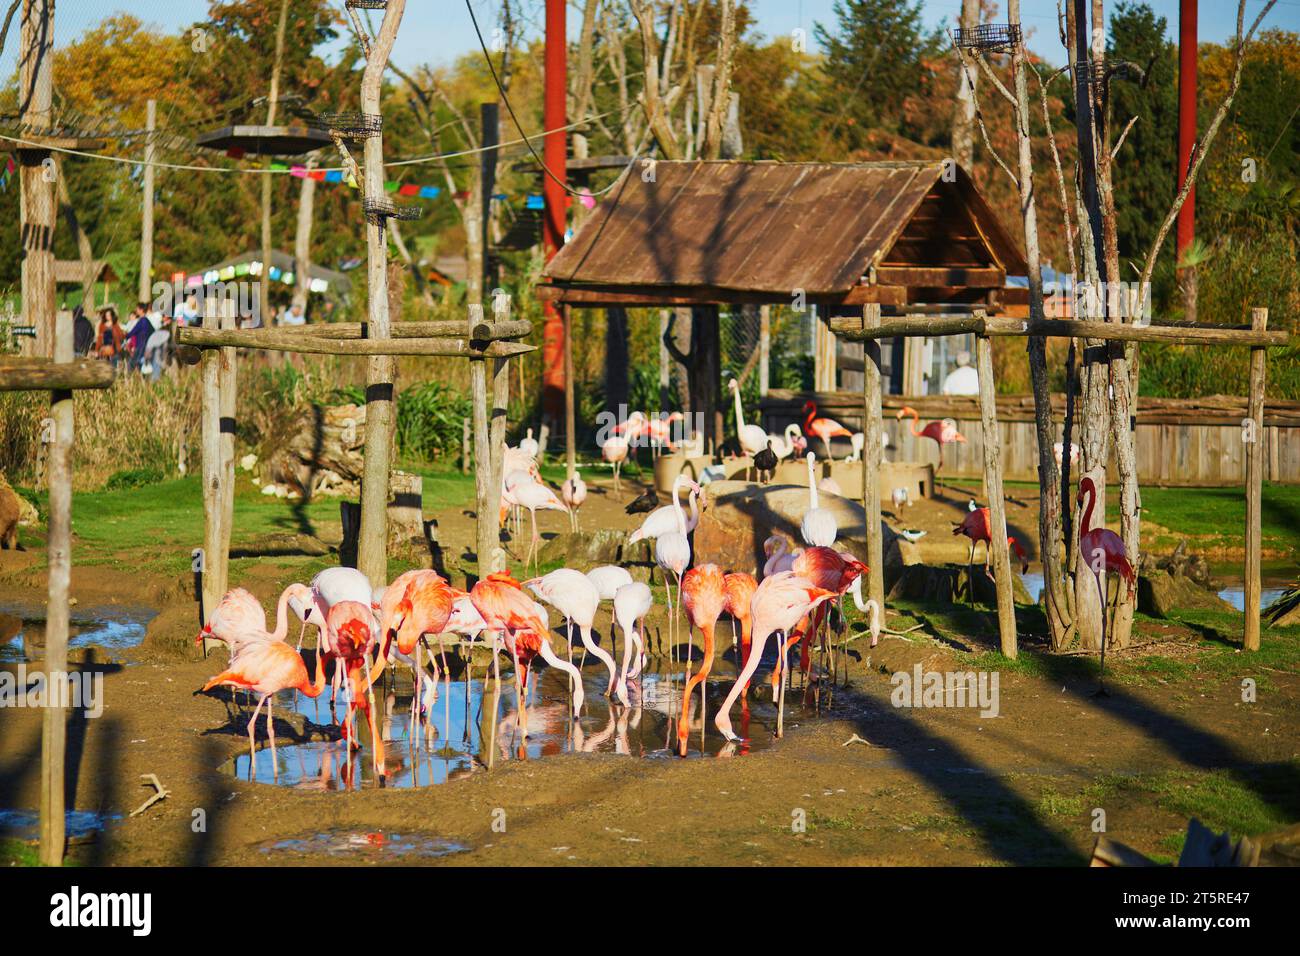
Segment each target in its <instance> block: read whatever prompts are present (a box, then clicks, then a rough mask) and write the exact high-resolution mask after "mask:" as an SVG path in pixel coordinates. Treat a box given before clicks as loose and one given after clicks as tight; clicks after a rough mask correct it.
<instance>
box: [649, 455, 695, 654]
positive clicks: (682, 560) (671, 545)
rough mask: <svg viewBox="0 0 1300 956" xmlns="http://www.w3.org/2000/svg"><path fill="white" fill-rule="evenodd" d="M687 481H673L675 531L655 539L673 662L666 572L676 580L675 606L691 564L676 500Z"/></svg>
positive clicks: (680, 478)
mask: <svg viewBox="0 0 1300 956" xmlns="http://www.w3.org/2000/svg"><path fill="white" fill-rule="evenodd" d="M687 480H688V479H687V478H686V476H685V475H682V474H678V476H677V477H676V478H675V479H673V504H672V507H673V510H674V512H675V513H676V518H677V530H676V531H670V532H668V533H667V534H661V535H659V536H658V537H657V538H655V564H657V565H659V567H660V568H662V569H663V571H664V599H665V600H666V601H667V604H668V623H669V625H670V626H669V632H668V633H669V638H668V640H669V649H670V652H671V654H672V656H673V660H676V659H677V645H676V643H675V634H676V620H675V619H674V617H673V599H672V593H671V592H670V591H669V589H668V572H669V571H671V572H672V573H673V576H674V577H676V578H677V604H678V605H680V604H681V594H682V575H683V574H685V573H686V568H687V566H688V565H689V564H690V563H691V542H690V540H689V539H688V538H687V537H686V513H685V512H684V511H682V503H681V501H680V500H678V497H677V489H678V488H680V487H681V485H682V483H683V482H685V481H687Z"/></svg>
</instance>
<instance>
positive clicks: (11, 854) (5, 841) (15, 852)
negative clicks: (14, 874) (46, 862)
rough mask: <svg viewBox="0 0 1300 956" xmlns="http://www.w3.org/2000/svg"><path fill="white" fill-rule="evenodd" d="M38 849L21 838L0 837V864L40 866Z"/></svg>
mask: <svg viewBox="0 0 1300 956" xmlns="http://www.w3.org/2000/svg"><path fill="white" fill-rule="evenodd" d="M40 862H41V858H40V854H39V851H38V850H37V848H36V847H34V846H29V845H28V844H26V843H24V842H23V841H22V840H13V839H10V838H7V837H6V838H0V866H40Z"/></svg>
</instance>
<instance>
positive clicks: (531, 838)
mask: <svg viewBox="0 0 1300 956" xmlns="http://www.w3.org/2000/svg"><path fill="white" fill-rule="evenodd" d="M918 507H919V506H918ZM563 520H565V519H564V518H563V516H550V518H548V519H546V520H545V521H544V527H546V528H547V529H548V530H558V529H559V528H560V527H561V525H560V522H561V521H563ZM440 521H441V525H440V532H441V534H442V536H443V540H444V543H445V544H447V545H449V546H453V547H456V548H462V547H463V545H464V544H465V542H467V541H468V540H470V536H471V535H472V521H471V519H470V518H469V517H467V516H465V515H462V514H459V513H456V514H446V515H442V516H440ZM583 522H584V526H592V527H594V526H613V527H630V526H632V525H633V521H632V519H629V518H627V517H626V516H623V515H622V514H621V512H620V510H619V509H618V508H617V505H616V503H615V502H613V501H611V500H610V497H609V496H607V495H603V494H598V495H593V497H592V499H591V500H590V501H589V504H588V506H587V508H585V509H584V511H583ZM91 570H93V572H94V573H90V571H91ZM286 574H288V575H289V576H285V575H286ZM289 577H291V573H290V572H284V571H283V570H281V571H279V572H275V571H273V570H272V569H270V568H268V569H266V573H264V574H258V575H256V576H255V578H254V580H252V581H250V586H252V587H253V589H254V590H255V592H256V593H257V594H258V596H259V597H261V598H262V599H263V601H264V603H265V604H266V605H267V606H272V605H271V598H272V597H273V596H274V595H275V594H276V593H278V588H279V587H280V586H282V584H283V583H287V580H288V579H289ZM42 581H43V578H41V576H40V575H39V574H38V573H36V572H34V571H33V570H30V569H29V570H21V569H19V568H18V567H16V566H15V564H12V563H11V564H7V565H3V566H0V602H3V601H4V600H12V599H16V598H22V599H26V600H31V599H32V598H33V596H34V592H35V594H36V595H37V596H39V594H40V593H41V591H40V589H39V588H40V584H41V582H42ZM182 584H183V582H175V581H149V580H143V581H142V580H140V579H139V578H138V576H133V575H128V574H126V573H119V572H115V571H112V570H109V569H104V568H99V569H87V570H86V571H85V572H82V573H81V574H79V577H78V578H77V580H75V581H74V588H73V592H74V594H75V595H77V596H78V598H79V599H80V600H81V601H88V600H91V599H92V598H93V599H95V600H104V601H107V600H110V599H116V600H118V601H121V602H122V603H140V602H141V601H146V600H147V601H151V602H154V604H155V606H158V607H160V608H161V613H160V614H159V616H158V618H156V619H155V620H154V622H153V624H152V625H151V627H150V633H149V638H148V640H147V641H146V643H145V644H144V645H142V646H141V647H140V648H138V649H136V650H135V651H132V652H130V653H129V654H128V655H127V658H128V663H127V664H126V666H114V667H109V668H107V669H106V672H105V675H104V700H105V707H104V713H103V716H102V718H100V719H97V720H85V719H82V718H80V717H75V718H74V719H73V720H72V722H71V724H70V730H69V735H70V751H71V753H72V755H73V760H74V769H73V773H72V777H71V780H70V782H69V788H70V805H71V806H75V807H76V808H78V809H88V810H103V811H107V812H109V813H112V814H121V815H122V819H121V820H120V821H117V822H114V823H113V824H112V825H110V826H109V827H108V828H107V829H106V830H105V831H104V832H103V833H102V834H101V836H100V837H99V839H97V840H95V841H93V842H90V843H88V844H87V845H85V846H79V847H77V848H75V850H74V857H75V859H77V860H78V861H80V862H84V863H88V864H131V865H160V864H161V865H176V864H223V865H229V864H254V865H256V864H267V863H282V864H293V863H307V862H325V861H326V860H327V859H337V857H330V856H327V855H325V853H324V851H323V850H320V849H319V848H316V849H313V846H312V845H311V844H309V843H307V844H302V845H300V846H299V847H298V848H297V849H287V850H276V851H274V852H268V851H266V850H265V849H264V848H263V847H264V846H265V845H267V844H268V843H269V842H274V841H279V840H284V839H288V838H302V839H304V840H308V839H310V838H312V837H313V836H315V835H317V834H320V833H323V832H330V833H351V834H356V835H357V842H356V844H355V851H347V852H345V854H344V855H345V856H347V857H348V858H349V859H353V860H355V861H357V862H403V863H419V862H438V863H443V864H454V865H461V864H483V863H486V864H495V865H510V864H545V863H575V864H599V863H623V864H638V863H644V864H683V863H686V864H689V863H702V864H715V865H716V864H728V863H731V864H751V863H752V864H945V865H953V864H957V865H960V864H998V863H1001V864H1047V863H1077V862H1081V861H1082V860H1083V859H1084V858H1085V856H1086V854H1087V852H1088V850H1089V848H1090V847H1091V844H1092V842H1093V840H1094V838H1095V834H1094V833H1093V831H1092V828H1091V827H1092V822H1093V819H1094V813H1093V811H1094V809H1095V808H1098V807H1100V808H1102V809H1104V810H1105V811H1106V819H1107V832H1108V833H1109V835H1111V836H1112V837H1114V838H1116V839H1120V840H1123V841H1125V842H1127V843H1130V844H1131V845H1133V846H1135V847H1137V848H1138V849H1140V850H1143V851H1145V852H1149V853H1164V854H1166V855H1167V854H1169V853H1170V850H1169V846H1168V841H1169V838H1170V837H1171V835H1172V834H1175V833H1177V832H1180V831H1181V830H1182V829H1183V828H1184V827H1185V825H1186V815H1185V814H1180V813H1179V812H1176V811H1175V810H1171V809H1170V808H1169V802H1168V800H1165V799H1162V798H1161V796H1160V795H1159V794H1158V793H1153V792H1150V791H1148V790H1146V789H1142V788H1128V787H1125V786H1124V784H1123V780H1124V779H1126V778H1134V777H1137V776H1139V775H1140V776H1144V777H1150V776H1151V775H1160V774H1170V773H1173V774H1178V773H1185V774H1189V775H1192V776H1195V775H1199V774H1203V773H1207V772H1213V771H1221V772H1227V773H1232V774H1240V775H1241V776H1242V779H1244V780H1246V781H1247V782H1246V784H1245V786H1246V788H1247V789H1248V790H1249V789H1250V787H1252V786H1254V784H1252V783H1251V782H1250V781H1251V780H1253V779H1254V778H1253V777H1252V776H1251V773H1252V770H1251V768H1259V767H1271V768H1281V772H1282V773H1284V774H1289V775H1290V778H1291V780H1292V783H1293V784H1294V783H1296V782H1300V776H1297V772H1296V767H1297V764H1296V763H1295V761H1296V759H1297V742H1296V733H1295V730H1296V728H1297V727H1300V720H1298V718H1300V712H1298V711H1300V678H1298V677H1297V676H1296V675H1295V674H1293V673H1290V672H1286V673H1272V674H1269V675H1268V690H1267V692H1266V693H1261V698H1260V702H1259V703H1257V704H1251V705H1246V704H1243V703H1242V692H1241V687H1240V678H1238V677H1235V676H1234V677H1223V678H1221V679H1215V680H1214V681H1212V682H1201V683H1198V684H1196V685H1195V686H1189V685H1188V684H1186V683H1183V684H1178V683H1169V684H1160V683H1154V682H1153V683H1143V684H1125V683H1117V684H1114V685H1112V694H1111V696H1110V697H1108V698H1099V699H1094V698H1092V697H1090V696H1089V695H1090V693H1091V691H1092V690H1093V686H1094V685H1093V684H1092V682H1091V681H1090V680H1087V679H1064V678H1059V677H1054V676H1051V675H1048V676H1032V675H1030V674H1026V673H1016V672H1011V671H1007V672H1002V673H1000V674H999V675H998V676H999V716H997V717H996V718H981V717H980V716H979V714H978V712H977V711H976V710H974V709H952V708H948V709H907V708H899V707H895V706H893V705H892V703H891V699H890V695H891V691H892V687H891V684H890V679H889V676H888V674H886V673H882V670H881V669H882V666H883V667H885V668H886V669H889V670H904V671H910V667H911V664H912V663H914V662H921V661H930V662H931V664H929V665H928V666H935V663H934V662H936V661H940V660H942V659H943V657H942V655H943V654H944V653H945V652H944V650H943V648H942V647H941V646H940V645H938V644H937V643H936V642H933V641H930V640H928V639H924V638H922V639H920V640H919V641H917V642H908V641H903V640H901V639H893V638H886V639H884V640H882V643H881V645H880V647H878V648H877V649H876V650H875V651H874V652H872V651H868V649H867V648H866V647H865V645H864V644H859V645H855V646H857V647H860V648H861V650H860V652H855V658H854V659H853V660H852V662H851V665H850V671H849V678H850V687H849V689H848V690H842V691H839V692H837V696H836V705H835V708H834V710H833V712H832V713H831V714H830V715H827V716H821V717H815V716H813V715H812V714H810V713H807V712H806V711H805V710H804V709H803V708H802V707H801V706H800V704H799V702H798V695H792V696H791V697H790V698H789V700H790V704H789V708H790V709H789V710H788V711H787V722H788V725H789V729H788V732H787V735H786V737H785V739H783V740H781V741H778V742H776V743H775V744H774V745H773V746H771V747H770V748H769V749H766V750H763V751H761V752H754V753H751V754H746V755H743V756H741V755H739V754H734V755H732V756H730V757H725V756H723V757H715V758H711V759H693V760H678V759H674V758H659V759H645V758H639V757H633V756H625V755H616V754H593V755H563V756H545V757H542V758H541V759H532V760H527V761H511V762H507V763H504V764H501V765H500V766H497V767H494V768H493V769H492V770H491V771H487V770H486V769H479V770H476V771H475V772H472V773H469V774H467V775H466V776H464V777H463V778H462V779H457V780H454V781H452V782H450V783H448V784H444V785H440V786H434V787H427V788H424V789H419V790H395V789H386V790H378V789H363V790H361V791H357V792H347V793H339V792H319V791H316V792H312V791H300V790H292V789H288V788H281V787H273V786H268V785H263V784H255V783H248V782H244V781H239V780H236V779H234V778H233V777H232V776H230V775H228V774H226V773H223V772H219V770H218V768H219V767H220V766H221V765H222V764H223V763H225V762H226V761H227V760H228V758H230V757H231V756H234V755H236V754H238V753H240V752H241V751H245V752H246V746H247V742H246V738H245V737H244V736H243V734H244V724H243V721H244V720H245V719H246V718H237V717H235V716H234V712H233V711H232V710H231V707H230V704H229V702H228V700H227V699H226V697H225V695H221V696H207V697H205V696H197V697H196V696H194V691H195V690H196V689H197V688H198V687H200V686H201V685H202V683H203V682H204V680H205V679H206V678H207V677H208V676H210V675H211V674H213V673H215V672H216V671H217V670H219V669H220V667H221V664H223V663H224V654H222V653H220V652H218V653H217V654H216V655H214V657H213V658H212V659H209V660H208V661H203V660H201V659H196V657H195V652H194V651H193V650H192V647H191V649H190V650H189V652H188V655H178V654H177V653H176V652H175V651H174V650H173V649H174V648H178V647H185V646H187V645H189V644H190V642H192V639H193V635H194V633H195V629H196V628H195V623H194V620H195V618H194V614H195V612H194V606H193V604H192V603H188V602H187V599H186V595H185V594H184V589H183V587H182ZM653 624H654V622H653V621H652V626H653ZM913 636H914V637H917V636H918V635H913ZM1108 664H1109V661H1108ZM598 666H599V665H597V664H595V662H591V663H590V664H589V665H588V669H589V670H593V671H594V670H595V669H597V668H598ZM1120 666H1121V667H1122V663H1121V665H1120ZM718 669H719V671H720V672H721V673H722V674H723V675H726V676H728V677H729V676H730V675H731V674H732V673H734V667H733V665H732V664H731V663H730V662H721V663H720V664H719V665H718ZM762 673H763V672H762V671H760V675H761V674H762ZM724 689H725V685H724ZM717 703H718V701H717V699H716V698H713V699H711V700H710V702H709V707H710V714H711V713H712V711H713V709H715V708H716V706H717ZM0 721H2V722H3V731H2V732H0V808H32V807H34V806H35V805H36V800H37V792H38V788H39V769H38V765H39V754H40V712H39V711H37V710H29V709H6V710H5V711H3V712H0ZM280 726H281V725H279V724H278V725H277V727H280ZM588 729H589V731H590V730H592V729H594V728H588ZM278 732H279V733H280V734H281V742H282V743H286V742H289V741H290V740H291V738H292V735H293V729H292V728H291V727H290V726H289V725H288V724H287V723H285V724H284V725H283V730H282V731H278ZM855 736H856V738H859V739H861V740H865V741H866V743H861V742H856V741H855V742H850V741H851V740H855ZM147 773H156V774H157V775H158V776H159V778H160V779H161V780H162V781H163V783H164V785H166V786H167V787H169V788H170V789H171V791H172V793H171V796H170V797H169V798H168V799H167V800H165V801H163V802H162V803H160V804H157V805H155V806H154V807H152V808H151V809H150V810H149V811H148V812H146V813H145V814H144V815H142V816H140V817H136V818H127V817H126V814H127V813H128V812H129V811H130V810H131V809H133V808H134V807H135V806H137V805H138V804H139V803H140V802H142V801H143V799H144V798H145V797H146V796H147V795H148V793H149V791H148V790H147V789H145V788H144V787H142V786H141V785H140V776H141V775H142V774H147ZM1297 789H1300V788H1296V787H1295V786H1294V785H1293V786H1292V790H1293V791H1295V790H1297ZM200 822H201V823H202V826H200V825H199V824H200ZM379 832H385V833H390V834H391V833H401V834H410V833H412V832H414V833H416V834H419V835H421V836H427V837H429V838H431V839H432V838H439V839H444V840H449V841H453V842H454V843H456V844H458V845H460V846H461V847H464V850H463V852H458V853H454V854H452V855H448V856H443V857H433V856H427V857H424V856H420V855H419V854H406V855H403V854H401V853H400V852H398V848H395V847H390V848H384V847H381V846H378V845H375V844H374V841H375V840H376V838H375V837H373V836H368V835H373V834H376V833H379Z"/></svg>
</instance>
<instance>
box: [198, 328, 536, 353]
mask: <svg viewBox="0 0 1300 956" xmlns="http://www.w3.org/2000/svg"><path fill="white" fill-rule="evenodd" d="M461 328H462V329H463V328H464V325H463V324H462V326H461ZM176 341H177V343H178V344H179V345H180V346H182V347H187V346H188V347H192V348H197V349H213V348H221V347H223V346H233V347H235V348H251V349H266V350H268V351H273V352H299V353H302V354H310V355H447V356H452V357H456V356H459V357H462V358H509V357H510V356H512V355H524V354H526V353H528V352H532V351H533V350H534V349H535V348H536V346H533V345H526V344H524V343H522V342H503V341H496V342H488V343H487V344H485V345H482V346H476V345H475V344H474V343H473V342H471V341H470V340H469V339H468V338H450V337H448V338H415V339H399V338H393V339H384V340H381V339H326V338H316V337H314V336H307V335H302V334H300V333H298V332H294V331H289V330H286V329H231V330H225V329H222V330H217V329H201V328H183V329H180V330H178V331H177V333H176Z"/></svg>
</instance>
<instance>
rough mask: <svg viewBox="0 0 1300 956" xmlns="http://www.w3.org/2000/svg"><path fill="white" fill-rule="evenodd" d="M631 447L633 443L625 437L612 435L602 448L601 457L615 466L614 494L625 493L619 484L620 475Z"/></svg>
mask: <svg viewBox="0 0 1300 956" xmlns="http://www.w3.org/2000/svg"><path fill="white" fill-rule="evenodd" d="M630 447H631V443H630V441H629V439H628V438H627V437H626V436H624V435H610V436H609V437H608V438H606V439H605V443H604V444H603V445H601V446H600V457H601V458H603V459H605V461H607V462H609V463H610V464H611V465H613V466H614V494H622V492H623V488H622V486H621V485H620V484H619V480H618V473H619V471H620V470H621V469H622V467H623V462H624V461H626V460H627V453H628V449H629V448H630Z"/></svg>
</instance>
